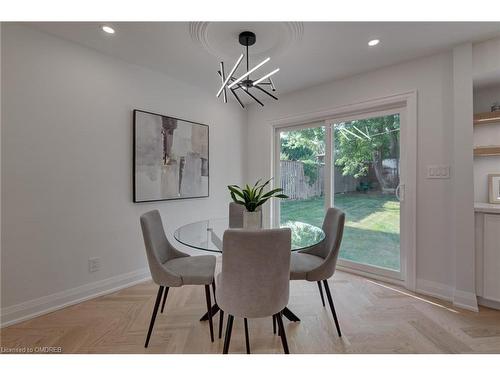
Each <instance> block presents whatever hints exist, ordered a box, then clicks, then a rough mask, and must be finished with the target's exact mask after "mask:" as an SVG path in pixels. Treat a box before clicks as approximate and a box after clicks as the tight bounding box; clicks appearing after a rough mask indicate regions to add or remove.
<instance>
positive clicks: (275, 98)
mask: <svg viewBox="0 0 500 375" xmlns="http://www.w3.org/2000/svg"><path fill="white" fill-rule="evenodd" d="M254 87H255V88H256V89H259V90H260V91H262V92H264V93H266V94H267V95H269V96H270V97H271V98H273V99H274V100H278V98H277V97H275V96H274V95H273V94H271V93H270V92H269V91H267V90H264V89H263V88H262V87H260V86H259V85H257V86H254Z"/></svg>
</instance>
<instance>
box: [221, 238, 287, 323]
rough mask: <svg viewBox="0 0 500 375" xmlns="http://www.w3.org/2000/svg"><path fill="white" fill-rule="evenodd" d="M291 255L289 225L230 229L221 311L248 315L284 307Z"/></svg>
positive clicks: (225, 242) (225, 241) (225, 248)
mask: <svg viewBox="0 0 500 375" xmlns="http://www.w3.org/2000/svg"><path fill="white" fill-rule="evenodd" d="M290 254H291V231H290V229H289V228H283V229H266V230H245V229H229V230H227V231H226V232H225V233H224V239H223V252H222V272H221V274H220V276H219V278H218V281H219V283H220V287H219V286H217V291H218V293H217V302H218V303H219V305H220V306H221V308H222V310H223V311H225V312H227V313H228V314H230V315H233V316H239V317H245V318H258V317H265V316H271V315H273V314H276V313H278V312H280V311H281V310H283V309H284V308H285V307H286V305H287V304H288V295H289V283H290V280H289V278H290ZM219 291H220V293H219Z"/></svg>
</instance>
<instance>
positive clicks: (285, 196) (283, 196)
mask: <svg viewBox="0 0 500 375" xmlns="http://www.w3.org/2000/svg"><path fill="white" fill-rule="evenodd" d="M274 198H282V199H288V198H289V197H288V195H285V194H277V195H275V196H274Z"/></svg>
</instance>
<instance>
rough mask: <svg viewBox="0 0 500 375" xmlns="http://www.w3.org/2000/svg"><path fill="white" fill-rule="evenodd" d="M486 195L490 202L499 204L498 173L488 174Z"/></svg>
mask: <svg viewBox="0 0 500 375" xmlns="http://www.w3.org/2000/svg"><path fill="white" fill-rule="evenodd" d="M488 195H489V201H490V203H493V204H500V173H494V174H489V175H488Z"/></svg>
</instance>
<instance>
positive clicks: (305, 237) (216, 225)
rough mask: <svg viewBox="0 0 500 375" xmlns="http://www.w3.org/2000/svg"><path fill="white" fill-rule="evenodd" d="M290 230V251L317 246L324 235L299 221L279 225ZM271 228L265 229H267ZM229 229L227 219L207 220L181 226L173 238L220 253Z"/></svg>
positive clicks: (317, 228)
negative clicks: (225, 234) (223, 238)
mask: <svg viewBox="0 0 500 375" xmlns="http://www.w3.org/2000/svg"><path fill="white" fill-rule="evenodd" d="M281 227H282V228H290V229H291V230H292V251H297V250H301V249H305V248H308V247H311V246H314V245H317V244H319V243H320V242H321V241H323V240H324V239H325V233H324V232H323V230H322V229H321V228H319V227H316V226H314V225H311V224H306V223H302V222H300V221H289V222H287V223H284V224H282V225H281ZM269 228H272V227H267V228H266V227H265V228H264V229H269ZM227 229H229V218H224V219H209V220H203V221H197V222H195V223H190V224H186V225H183V226H182V227H180V228H178V229H176V231H175V232H174V238H175V239H176V240H177V241H179V242H180V243H182V244H183V245H186V246H189V247H192V248H195V249H199V250H206V251H213V252H219V253H221V252H222V236H223V235H224V231H225V230H227Z"/></svg>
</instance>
